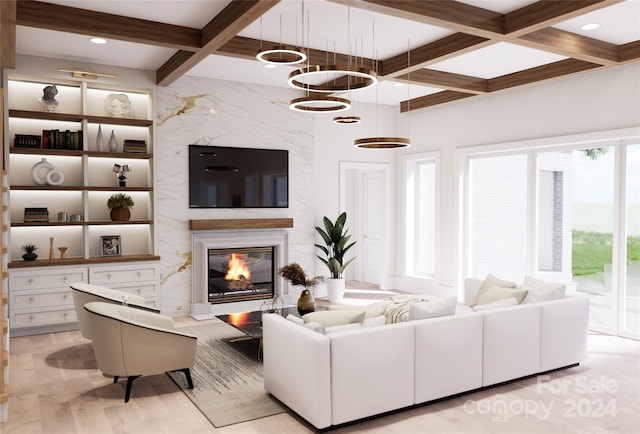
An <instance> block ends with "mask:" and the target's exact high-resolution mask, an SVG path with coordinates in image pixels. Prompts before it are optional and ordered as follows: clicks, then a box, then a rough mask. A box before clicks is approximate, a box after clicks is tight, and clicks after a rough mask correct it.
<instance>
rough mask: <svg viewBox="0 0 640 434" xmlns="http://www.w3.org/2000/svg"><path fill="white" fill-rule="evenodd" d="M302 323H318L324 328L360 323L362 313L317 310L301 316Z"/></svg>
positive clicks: (357, 311)
mask: <svg viewBox="0 0 640 434" xmlns="http://www.w3.org/2000/svg"><path fill="white" fill-rule="evenodd" d="M302 319H303V320H304V322H306V323H308V322H312V321H313V322H319V323H320V324H322V325H323V326H324V327H331V326H337V325H342V324H350V323H352V322H362V321H363V320H364V311H362V310H319V311H316V312H311V313H308V314H306V315H303V316H302Z"/></svg>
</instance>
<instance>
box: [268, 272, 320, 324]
mask: <svg viewBox="0 0 640 434" xmlns="http://www.w3.org/2000/svg"><path fill="white" fill-rule="evenodd" d="M278 274H280V275H281V276H282V277H284V278H285V279H287V280H288V281H289V282H291V284H292V285H300V286H304V289H303V290H302V292H301V293H300V296H299V298H298V313H299V314H300V315H304V314H305V313H309V312H313V311H314V310H316V301H315V298H314V296H313V292H312V291H313V288H315V287H316V286H318V284H319V283H320V282H324V277H322V276H316V277H314V278H313V279H309V278H307V275H306V273H305V272H304V270H303V269H302V267H301V266H300V265H299V264H297V263H295V262H292V263H291V264H289V265H285V266H284V267H282V268H280V269H279V270H278Z"/></svg>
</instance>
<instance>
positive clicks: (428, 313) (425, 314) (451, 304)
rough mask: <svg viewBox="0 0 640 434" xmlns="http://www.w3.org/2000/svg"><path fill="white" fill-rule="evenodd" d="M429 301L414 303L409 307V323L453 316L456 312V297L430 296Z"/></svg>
mask: <svg viewBox="0 0 640 434" xmlns="http://www.w3.org/2000/svg"><path fill="white" fill-rule="evenodd" d="M428 298H429V300H427V301H421V302H418V303H412V304H411V305H410V306H409V318H408V319H409V321H414V320H418V319H425V318H435V317H438V316H445V315H453V314H454V312H455V311H456V297H455V296H453V295H452V296H449V297H436V296H431V295H430V296H428Z"/></svg>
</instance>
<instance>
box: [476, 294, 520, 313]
mask: <svg viewBox="0 0 640 434" xmlns="http://www.w3.org/2000/svg"><path fill="white" fill-rule="evenodd" d="M516 304H518V299H517V298H515V297H509V298H503V299H501V300H496V301H494V302H493V303H488V304H479V305H477V306H473V311H474V312H477V311H479V310H489V309H497V308H499V307H507V306H515V305H516Z"/></svg>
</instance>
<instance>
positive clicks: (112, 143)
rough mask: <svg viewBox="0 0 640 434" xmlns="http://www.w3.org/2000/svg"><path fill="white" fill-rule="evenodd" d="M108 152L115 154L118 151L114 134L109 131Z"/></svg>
mask: <svg viewBox="0 0 640 434" xmlns="http://www.w3.org/2000/svg"><path fill="white" fill-rule="evenodd" d="M109 150H110V151H111V152H116V151H117V150H118V142H117V140H116V134H115V133H114V132H113V130H111V138H109Z"/></svg>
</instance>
